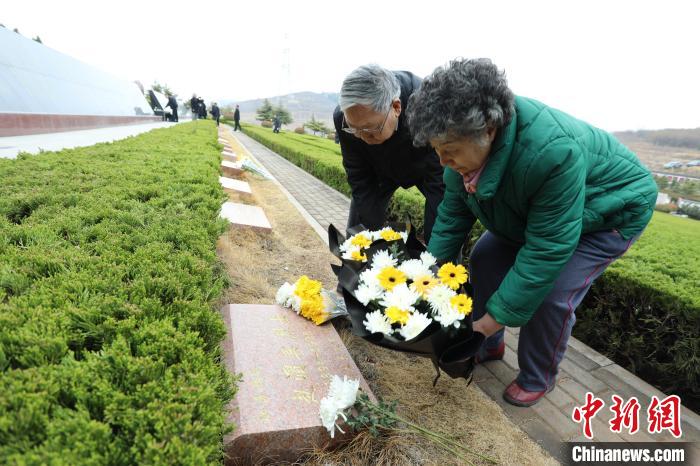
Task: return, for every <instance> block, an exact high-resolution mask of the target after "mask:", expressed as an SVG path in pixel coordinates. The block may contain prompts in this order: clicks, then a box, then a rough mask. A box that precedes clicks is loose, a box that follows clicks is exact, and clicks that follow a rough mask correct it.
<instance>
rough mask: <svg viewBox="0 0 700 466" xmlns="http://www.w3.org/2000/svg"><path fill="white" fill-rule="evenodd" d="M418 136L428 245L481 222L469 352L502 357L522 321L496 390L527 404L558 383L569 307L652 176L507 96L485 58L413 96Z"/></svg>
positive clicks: (629, 237)
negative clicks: (428, 179)
mask: <svg viewBox="0 0 700 466" xmlns="http://www.w3.org/2000/svg"><path fill="white" fill-rule="evenodd" d="M410 105H411V108H410V111H409V116H408V118H409V121H410V126H411V129H412V133H413V134H414V137H415V138H416V142H418V143H425V142H428V141H429V142H430V144H431V145H432V146H433V147H434V148H435V149H436V150H437V153H438V155H439V156H440V162H441V163H442V164H443V165H444V166H446V167H447V168H446V169H445V185H446V191H445V199H444V201H443V202H442V204H441V205H440V208H439V209H438V218H437V221H436V222H435V228H434V229H433V237H432V238H431V240H430V244H429V245H428V250H429V251H430V252H432V253H433V254H434V255H435V256H436V257H438V258H439V259H451V258H454V257H455V256H456V255H457V253H458V252H459V250H460V248H461V246H462V243H463V241H464V238H465V236H466V235H467V234H468V233H469V231H470V230H471V228H472V225H473V224H474V222H475V221H476V220H477V219H478V220H479V221H480V222H481V223H482V225H484V227H485V228H486V230H487V232H486V233H484V234H483V236H482V237H481V238H480V239H479V241H478V242H477V243H476V245H475V246H474V249H473V251H472V253H471V257H470V259H469V266H470V271H471V283H472V285H473V288H474V319H475V320H474V330H475V331H478V332H480V333H482V334H484V335H486V336H487V337H490V338H488V339H487V340H486V343H485V345H484V347H483V348H482V350H481V352H480V353H479V354H477V361H480V362H484V361H487V360H492V359H501V358H503V353H504V349H505V346H504V342H503V328H504V326H506V325H507V326H511V327H520V334H519V341H518V365H519V366H520V373H519V374H518V377H517V378H516V379H515V380H514V381H513V382H512V383H511V384H510V385H509V386H508V387H507V388H506V390H505V392H504V394H503V397H504V398H505V400H506V401H508V402H509V403H511V404H514V405H517V406H531V405H533V404H535V403H537V402H538V401H539V400H540V399H541V398H542V397H543V396H545V395H546V394H547V393H548V392H549V391H551V390H552V389H553V388H554V387H555V381H556V375H557V370H558V366H559V362H560V361H561V360H562V358H563V356H564V352H565V351H566V344H567V341H568V339H569V336H570V335H571V328H572V327H573V325H574V322H575V321H576V316H575V314H574V311H575V310H576V307H577V306H578V305H579V303H580V302H581V301H582V300H583V297H584V296H585V295H586V293H587V292H588V290H589V288H590V286H591V283H592V282H593V280H595V279H596V278H597V277H598V276H600V274H602V273H603V271H604V270H605V269H606V267H608V266H609V265H610V263H612V262H613V261H614V260H616V259H617V258H619V257H620V256H622V255H623V254H624V253H625V251H627V249H628V248H629V247H630V246H631V245H632V243H634V242H635V241H636V239H637V238H639V236H640V235H641V233H642V231H643V230H644V228H645V227H646V225H647V223H649V220H650V219H651V216H652V213H653V211H654V205H655V200H656V191H657V190H656V183H655V182H654V180H653V178H652V177H651V174H650V173H649V170H647V169H646V168H645V167H644V166H643V165H642V164H641V163H640V162H639V160H638V159H637V157H636V156H635V155H634V154H633V153H632V152H631V151H630V150H629V149H627V148H626V147H624V146H623V145H622V144H620V143H619V142H618V141H617V140H616V139H615V138H614V137H613V136H611V135H610V134H608V133H606V132H605V131H602V130H600V129H598V128H595V127H593V126H590V125H588V124H586V123H584V122H583V121H580V120H577V119H575V118H573V117H571V116H569V115H567V114H565V113H564V112H561V111H558V110H555V109H553V108H551V107H548V106H546V105H544V104H542V103H540V102H537V101H536V100H533V99H528V98H525V97H519V96H517V97H516V96H514V95H513V93H512V92H511V90H510V89H509V87H508V84H507V82H506V79H505V76H504V75H503V73H501V72H500V71H499V70H498V68H496V66H495V65H494V64H493V63H491V61H490V60H488V59H479V60H455V61H453V62H451V63H450V64H449V65H448V66H446V67H445V68H438V69H437V70H435V72H434V73H433V74H432V75H431V76H429V77H427V78H425V80H424V81H423V84H422V86H421V88H420V90H419V91H418V92H416V93H415V94H414V95H413V97H412V99H411V101H410Z"/></svg>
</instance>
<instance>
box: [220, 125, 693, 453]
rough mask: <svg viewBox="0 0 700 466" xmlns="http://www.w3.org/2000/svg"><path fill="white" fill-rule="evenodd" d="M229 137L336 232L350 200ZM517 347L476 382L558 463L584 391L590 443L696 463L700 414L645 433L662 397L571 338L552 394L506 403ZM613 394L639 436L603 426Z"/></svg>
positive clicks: (576, 437)
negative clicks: (683, 445) (633, 408)
mask: <svg viewBox="0 0 700 466" xmlns="http://www.w3.org/2000/svg"><path fill="white" fill-rule="evenodd" d="M232 134H233V135H234V136H235V137H236V138H237V139H238V141H239V142H240V143H241V145H243V146H244V147H245V148H246V149H247V150H248V151H249V152H250V153H251V154H252V156H253V157H254V158H255V159H257V160H258V161H259V162H260V163H261V164H262V165H264V166H265V168H266V169H267V170H268V171H269V172H270V173H271V174H272V175H273V176H274V177H275V178H276V179H277V180H278V181H279V183H280V184H281V185H282V186H283V187H284V188H285V189H286V190H287V191H288V192H289V193H290V194H291V195H292V196H293V197H294V198H295V199H296V201H297V202H298V203H299V204H300V205H301V206H302V207H303V209H305V210H306V212H305V214H308V215H305V217H306V218H307V220H310V221H311V222H313V221H315V222H317V223H318V224H320V226H321V227H322V228H323V229H324V230H325V229H326V228H327V227H328V224H329V223H333V224H334V225H336V226H338V227H339V229H342V228H344V227H345V225H346V223H347V217H348V210H349V208H350V200H349V199H348V198H347V197H346V196H344V195H343V194H341V193H339V192H338V191H336V190H334V189H332V188H330V187H328V186H327V185H326V184H325V183H323V182H321V181H319V180H318V179H316V178H315V177H313V176H312V175H310V174H308V173H307V172H305V171H304V170H302V169H300V168H298V167H297V166H296V165H294V164H292V163H291V162H289V161H287V160H286V159H284V158H283V157H281V156H279V155H277V154H276V153H274V152H272V151H271V150H269V149H267V148H266V147H265V146H263V145H262V144H260V143H258V142H257V141H255V140H253V139H251V138H250V137H248V136H246V135H244V134H242V133H240V132H236V133H232ZM303 213H304V212H303ZM309 216H310V217H309ZM315 229H316V231H319V228H318V225H315ZM326 239H327V238H324V240H326ZM517 347H518V329H517V328H508V329H507V331H506V353H505V357H504V359H503V360H502V361H490V362H487V363H485V364H482V365H479V366H477V368H476V370H475V372H474V382H475V383H476V385H478V387H479V388H480V389H481V390H482V391H484V392H485V393H486V394H487V395H488V396H490V397H491V398H492V399H493V400H494V401H495V402H496V403H498V404H499V405H500V406H501V407H502V409H503V411H504V412H505V413H506V415H507V416H508V417H509V418H510V419H511V420H513V422H515V423H516V424H517V425H518V426H520V427H521V428H522V429H523V430H524V431H525V432H527V434H528V435H529V436H530V437H531V438H532V439H533V440H535V441H536V442H537V443H539V444H540V445H541V446H542V447H543V448H544V449H545V450H547V451H548V452H549V453H550V454H551V455H552V456H554V457H555V458H556V459H557V460H559V461H560V462H565V459H566V450H565V447H566V446H565V445H564V444H563V443H562V442H566V441H586V438H585V437H584V436H583V434H582V427H581V425H579V424H577V423H575V422H574V421H573V420H572V419H571V413H572V410H573V408H574V406H581V405H583V403H584V402H585V396H586V392H592V393H594V394H595V396H597V397H599V398H601V399H602V400H603V401H604V402H605V407H604V408H603V409H601V410H600V411H599V412H598V415H597V416H596V417H595V418H594V420H593V434H594V440H596V441H603V442H605V441H610V442H612V441H615V442H644V441H656V442H658V441H663V442H669V441H684V442H694V445H693V448H694V450H695V457H696V460H700V416H698V415H697V414H695V413H693V412H692V411H690V410H688V409H686V408H683V409H682V411H681V420H682V429H683V435H682V437H681V439H679V440H676V439H674V438H673V436H672V435H671V434H669V433H668V432H666V431H664V433H662V434H658V433H657V434H649V433H647V432H646V426H647V419H646V408H647V407H648V405H649V401H650V397H651V396H654V395H655V396H657V397H659V398H660V399H662V398H664V397H665V396H666V395H664V394H663V393H661V392H660V391H659V390H657V389H656V388H654V387H652V386H651V385H649V384H647V383H646V382H644V381H643V380H641V379H640V378H638V377H636V376H635V375H634V374H632V373H630V372H628V371H627V370H625V369H624V368H622V367H621V366H619V365H617V364H615V363H613V362H612V361H611V360H609V359H608V358H606V357H605V356H603V355H601V354H600V353H598V352H597V351H595V350H593V349H592V348H589V347H588V346H586V345H585V344H583V343H582V342H580V341H578V340H576V339H575V338H573V337H572V338H571V341H569V346H568V348H567V351H566V356H565V358H564V360H563V361H562V363H561V365H560V370H559V376H558V380H557V387H556V389H555V390H553V391H552V392H551V393H549V394H548V395H547V396H546V397H545V398H544V399H543V400H541V401H540V402H539V403H537V404H536V405H534V406H532V407H531V408H518V407H516V406H512V405H510V404H508V403H506V402H505V401H503V398H502V394H503V390H504V389H505V387H506V385H508V384H509V383H510V382H511V381H512V380H513V379H514V378H515V377H516V375H517V373H518V370H517V367H518V357H517ZM613 394H617V395H619V396H621V397H622V398H623V399H625V400H627V399H629V398H630V397H632V396H635V397H637V399H638V400H639V403H640V405H641V407H640V413H639V414H640V416H639V421H640V432H637V433H636V434H634V435H630V434H627V433H622V434H614V433H612V432H611V431H610V429H609V427H608V425H607V422H608V421H609V420H610V419H611V417H612V412H611V411H610V410H609V407H610V406H611V405H612V398H611V396H612V395H613Z"/></svg>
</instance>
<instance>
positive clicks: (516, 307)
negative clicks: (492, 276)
mask: <svg viewBox="0 0 700 466" xmlns="http://www.w3.org/2000/svg"><path fill="white" fill-rule="evenodd" d="M525 180H544V182H543V183H541V186H539V187H538V189H536V191H535V194H534V196H533V197H532V199H531V201H530V208H529V211H528V216H527V227H526V229H525V245H524V246H523V247H522V248H520V251H519V252H518V255H517V256H516V259H515V263H514V264H513V267H512V268H511V269H510V271H509V272H508V274H507V275H506V276H505V278H504V279H503V281H502V282H501V285H500V286H499V288H498V290H497V291H496V293H494V294H493V295H492V296H491V298H490V299H489V301H488V302H487V303H486V310H487V312H488V313H489V314H491V316H492V317H493V318H494V319H495V320H496V321H497V322H498V323H500V324H502V325H507V326H512V327H519V326H522V325H524V324H525V323H527V322H528V321H529V320H530V318H531V317H532V315H533V314H534V313H535V311H536V310H537V308H538V307H539V306H540V305H541V304H542V301H544V298H545V297H546V296H547V294H549V292H550V291H551V290H552V287H553V286H554V282H555V281H556V280H557V278H558V277H559V274H560V273H561V271H562V269H563V268H564V266H565V265H566V263H567V262H568V261H569V259H570V258H571V256H572V255H573V253H574V251H575V250H576V247H577V245H578V242H579V239H580V237H581V228H582V227H581V218H582V216H583V208H584V204H585V193H586V164H585V160H584V158H583V157H582V156H581V154H580V152H579V149H578V148H577V147H575V146H574V145H573V143H570V142H569V143H566V144H554V145H551V146H550V147H549V148H548V149H546V151H545V152H544V153H543V154H541V156H540V157H539V158H538V160H537V161H536V162H535V163H533V164H532V165H531V167H530V169H529V170H528V172H527V173H526V174H525Z"/></svg>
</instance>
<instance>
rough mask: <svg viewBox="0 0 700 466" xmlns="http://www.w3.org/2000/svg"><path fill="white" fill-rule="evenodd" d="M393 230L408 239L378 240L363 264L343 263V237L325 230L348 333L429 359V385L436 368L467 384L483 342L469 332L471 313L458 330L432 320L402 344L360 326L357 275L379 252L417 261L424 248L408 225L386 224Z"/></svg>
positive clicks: (351, 231)
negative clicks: (431, 370) (404, 233)
mask: <svg viewBox="0 0 700 466" xmlns="http://www.w3.org/2000/svg"><path fill="white" fill-rule="evenodd" d="M390 226H391V227H392V228H393V229H394V230H395V231H404V230H405V231H407V232H408V238H407V241H406V242H405V243H404V242H403V241H401V240H398V241H390V242H389V241H385V240H378V241H375V242H374V243H372V245H371V246H370V247H369V248H368V249H367V250H366V255H367V262H360V261H353V260H346V259H343V258H342V255H341V252H340V245H341V244H343V242H344V241H345V237H344V236H343V235H342V234H341V233H340V232H339V231H338V230H337V229H336V228H335V227H334V226H333V225H330V226H329V227H328V246H329V249H330V251H331V253H333V255H335V256H336V257H337V258H339V259H340V260H341V261H342V265H332V266H331V267H332V269H333V272H334V273H335V275H336V276H337V277H338V283H339V287H340V288H341V290H342V295H343V298H344V299H345V305H346V307H347V310H348V313H349V315H350V321H351V323H352V333H353V334H355V335H357V336H359V337H362V338H364V339H365V340H367V341H369V342H370V343H374V344H375V345H379V346H382V347H384V348H389V349H392V350H395V351H402V352H406V353H411V354H415V355H418V356H423V357H427V358H430V359H431V361H432V362H433V365H434V366H435V369H436V371H437V375H436V377H435V380H434V381H433V385H435V384H436V383H437V380H438V378H439V377H440V369H442V370H443V371H445V372H446V373H447V374H448V375H449V376H450V377H452V378H458V377H463V378H465V379H467V380H468V381H470V382H471V375H472V371H473V369H474V355H475V354H476V352H477V351H478V350H479V348H480V347H481V344H482V343H483V342H484V339H485V337H484V335H483V334H481V333H479V332H474V331H473V330H472V314H469V315H468V316H466V317H465V318H464V320H463V321H462V324H461V325H460V327H459V328H455V327H452V326H450V327H442V326H441V325H440V324H439V323H438V322H435V321H433V322H432V323H431V324H430V325H429V326H428V327H426V328H425V329H424V330H423V331H422V332H421V333H420V334H419V335H418V336H416V337H415V338H413V339H411V340H408V341H404V340H401V339H398V338H395V337H393V336H387V335H384V334H383V333H370V332H369V331H368V330H367V329H366V328H365V325H364V323H363V321H364V320H365V316H366V314H367V313H369V312H372V310H371V309H369V308H367V307H366V306H364V305H363V304H362V303H361V302H359V301H358V300H357V298H356V297H355V290H356V289H357V286H358V283H359V281H360V274H361V273H362V272H363V271H365V270H366V269H368V268H370V266H371V264H372V258H373V257H374V255H375V254H376V253H377V252H379V251H384V250H386V251H389V252H391V253H392V254H393V255H394V256H396V257H398V258H399V259H400V260H402V261H403V260H408V259H420V254H421V253H422V252H424V251H425V250H426V249H425V246H424V245H423V244H422V243H421V242H420V241H418V239H417V238H416V235H415V230H414V229H413V227H412V225H410V224H406V225H403V224H398V225H390ZM363 230H366V228H365V227H364V226H363V225H357V226H355V227H352V228H350V229H349V230H348V234H349V235H355V234H357V233H359V232H361V231H363ZM463 288H464V289H463V290H462V292H464V293H466V294H467V295H469V296H471V295H472V293H471V286H469V285H468V284H467V286H466V287H463Z"/></svg>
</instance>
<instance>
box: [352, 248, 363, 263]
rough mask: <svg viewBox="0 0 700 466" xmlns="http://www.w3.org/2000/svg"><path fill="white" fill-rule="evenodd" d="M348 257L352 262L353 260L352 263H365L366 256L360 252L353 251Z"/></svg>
mask: <svg viewBox="0 0 700 466" xmlns="http://www.w3.org/2000/svg"><path fill="white" fill-rule="evenodd" d="M350 257H352V260H354V261H362V262H366V261H367V255H366V254H362V252H360V251H353V252H352V254H351V255H350Z"/></svg>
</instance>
